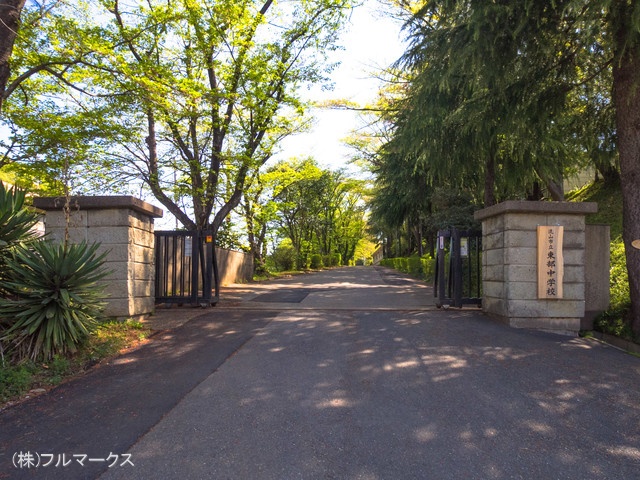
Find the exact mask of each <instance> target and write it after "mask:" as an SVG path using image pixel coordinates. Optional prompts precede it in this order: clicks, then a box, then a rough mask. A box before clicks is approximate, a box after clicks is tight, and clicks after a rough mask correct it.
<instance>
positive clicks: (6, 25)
mask: <svg viewBox="0 0 640 480" xmlns="http://www.w3.org/2000/svg"><path fill="white" fill-rule="evenodd" d="M24 3H25V0H2V1H1V2H0V112H2V102H3V101H4V95H5V89H6V87H7V82H8V81H9V75H10V74H11V69H10V65H9V59H10V58H11V52H13V44H14V42H15V40H16V35H17V34H18V28H19V26H20V14H21V13H22V7H24Z"/></svg>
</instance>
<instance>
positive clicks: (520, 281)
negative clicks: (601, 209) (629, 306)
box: [475, 201, 608, 334]
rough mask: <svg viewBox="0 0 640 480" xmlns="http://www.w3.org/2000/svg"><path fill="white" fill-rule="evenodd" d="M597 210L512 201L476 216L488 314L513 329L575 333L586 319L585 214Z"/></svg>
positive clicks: (566, 204)
mask: <svg viewBox="0 0 640 480" xmlns="http://www.w3.org/2000/svg"><path fill="white" fill-rule="evenodd" d="M597 209H598V207H597V204H596V203H573V202H530V201H508V202H504V203H500V204H498V205H494V206H492V207H489V208H485V209H483V210H479V211H477V212H476V214H475V218H476V220H480V221H482V236H483V239H482V249H483V252H482V287H483V298H482V309H483V311H484V312H485V313H486V314H487V315H489V316H490V317H493V318H496V319H498V320H500V321H502V322H504V323H506V324H508V325H510V326H512V327H518V328H534V329H541V330H550V331H557V332H562V333H571V334H576V333H577V332H578V331H579V330H580V324H581V319H582V318H583V317H584V316H585V291H586V288H585V262H587V261H588V259H587V258H586V255H585V244H586V237H585V215H587V214H589V213H595V212H596V211H597ZM538 227H542V228H540V229H539V228H538ZM545 227H546V228H545ZM552 227H553V228H552ZM558 239H561V242H560V243H559V242H557V240H558ZM554 242H555V243H554ZM606 254H607V255H608V250H607V252H606ZM607 288H608V285H607Z"/></svg>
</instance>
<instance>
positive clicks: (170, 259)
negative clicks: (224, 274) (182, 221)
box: [155, 231, 219, 306]
mask: <svg viewBox="0 0 640 480" xmlns="http://www.w3.org/2000/svg"><path fill="white" fill-rule="evenodd" d="M155 241H156V242H155V262H156V282H155V289H156V303H177V304H185V303H187V304H192V305H200V306H209V305H215V304H216V303H217V302H218V297H219V281H218V265H217V260H216V251H215V248H214V236H213V234H212V233H211V232H206V231H205V232H198V231H157V232H155Z"/></svg>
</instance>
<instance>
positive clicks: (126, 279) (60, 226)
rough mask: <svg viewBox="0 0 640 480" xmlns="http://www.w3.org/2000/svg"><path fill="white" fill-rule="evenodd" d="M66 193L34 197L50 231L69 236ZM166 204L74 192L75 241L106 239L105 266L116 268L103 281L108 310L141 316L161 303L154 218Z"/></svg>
mask: <svg viewBox="0 0 640 480" xmlns="http://www.w3.org/2000/svg"><path fill="white" fill-rule="evenodd" d="M64 203H65V199H64V198H60V197H57V198H53V197H50V198H44V197H43V198H34V206H35V207H36V208H39V209H41V210H44V211H45V212H46V213H45V232H46V234H47V235H48V237H49V238H51V239H53V240H57V241H62V240H63V239H64V231H65V214H64V211H63V207H64ZM160 217H162V210H161V209H159V208H157V207H155V206H153V205H150V204H148V203H146V202H144V201H142V200H140V199H138V198H135V197H131V196H96V197H71V216H70V222H69V241H70V242H72V243H80V242H82V241H85V242H87V243H94V242H97V243H100V244H101V247H100V249H99V250H98V251H99V252H100V253H101V252H104V251H107V252H108V253H107V257H106V260H105V268H106V269H107V270H109V271H111V272H112V273H111V274H109V275H108V276H107V277H106V278H105V279H104V280H103V281H102V282H103V283H104V285H105V293H106V294H107V298H106V301H107V308H106V311H105V314H106V315H107V316H109V317H116V318H140V317H142V316H144V315H147V314H150V313H153V311H154V306H155V292H154V280H155V266H154V255H153V253H154V235H153V229H154V218H160Z"/></svg>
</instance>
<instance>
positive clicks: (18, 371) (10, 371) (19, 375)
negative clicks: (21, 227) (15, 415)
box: [0, 363, 34, 402]
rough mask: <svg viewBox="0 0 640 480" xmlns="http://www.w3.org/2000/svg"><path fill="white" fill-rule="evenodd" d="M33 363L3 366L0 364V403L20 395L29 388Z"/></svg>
mask: <svg viewBox="0 0 640 480" xmlns="http://www.w3.org/2000/svg"><path fill="white" fill-rule="evenodd" d="M33 372H34V365H33V363H24V364H20V365H12V366H10V365H5V364H4V363H0V402H6V401H7V400H9V399H11V398H13V397H17V396H20V395H22V393H24V392H25V391H26V390H28V389H29V387H30V386H31V379H32V377H33Z"/></svg>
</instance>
